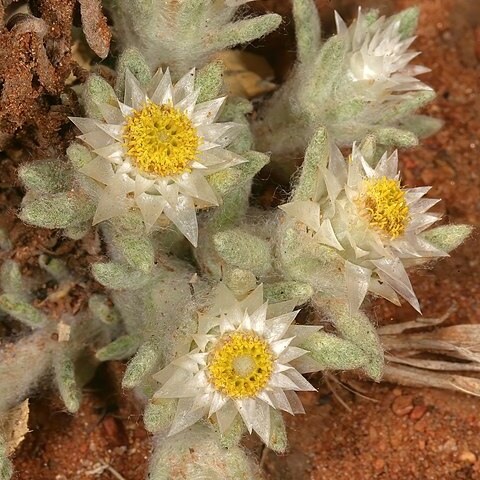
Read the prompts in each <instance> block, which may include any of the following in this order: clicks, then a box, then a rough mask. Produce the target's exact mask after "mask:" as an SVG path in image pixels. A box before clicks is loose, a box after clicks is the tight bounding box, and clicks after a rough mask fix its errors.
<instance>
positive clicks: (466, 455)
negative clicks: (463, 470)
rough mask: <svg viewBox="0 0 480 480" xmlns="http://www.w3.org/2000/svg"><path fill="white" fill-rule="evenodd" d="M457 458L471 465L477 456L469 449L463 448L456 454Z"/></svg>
mask: <svg viewBox="0 0 480 480" xmlns="http://www.w3.org/2000/svg"><path fill="white" fill-rule="evenodd" d="M458 458H459V460H461V461H462V462H467V463H471V464H472V465H473V464H474V463H475V462H476V461H477V456H476V455H475V454H474V453H473V452H471V451H470V450H464V451H463V452H461V453H460V455H459V456H458Z"/></svg>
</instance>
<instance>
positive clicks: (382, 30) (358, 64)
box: [335, 8, 431, 101]
mask: <svg viewBox="0 0 480 480" xmlns="http://www.w3.org/2000/svg"><path fill="white" fill-rule="evenodd" d="M335 21H336V25H337V33H338V35H342V36H345V37H346V38H347V39H348V47H347V53H346V58H345V62H346V64H347V72H348V73H347V74H348V75H349V77H350V78H351V80H352V82H353V86H354V88H355V90H356V92H357V93H358V94H361V95H363V96H365V97H366V99H368V100H373V101H380V100H385V97H386V96H389V95H392V94H397V95H398V94H402V93H405V92H408V91H412V90H431V88H430V87H429V86H428V85H426V84H424V83H423V82H421V81H420V80H418V79H417V78H415V76H416V75H420V74H422V73H426V72H429V71H430V69H429V68H426V67H423V66H421V65H409V63H410V61H411V60H413V59H414V58H415V57H416V56H418V55H419V54H420V52H415V51H411V50H408V48H409V47H410V45H411V44H412V43H413V41H414V40H415V38H416V37H415V36H412V37H409V38H405V39H402V35H401V32H400V26H401V21H400V19H399V18H398V17H395V16H394V17H390V18H386V17H380V18H378V19H377V20H375V21H374V22H373V23H371V22H369V21H368V16H365V15H362V11H361V8H359V9H358V17H357V19H356V20H355V21H354V22H353V23H352V24H351V25H350V27H347V26H346V24H345V22H344V21H343V19H342V18H341V17H340V15H339V14H338V13H337V12H335Z"/></svg>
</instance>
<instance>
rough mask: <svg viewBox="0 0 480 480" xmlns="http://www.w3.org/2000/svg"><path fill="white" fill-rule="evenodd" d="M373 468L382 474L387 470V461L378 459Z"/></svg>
mask: <svg viewBox="0 0 480 480" xmlns="http://www.w3.org/2000/svg"><path fill="white" fill-rule="evenodd" d="M373 467H374V468H375V471H376V472H377V473H380V472H382V471H383V469H384V468H385V461H384V460H383V459H382V458H377V459H376V460H375V463H374V464H373Z"/></svg>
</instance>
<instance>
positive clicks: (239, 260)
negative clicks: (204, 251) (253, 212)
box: [213, 228, 272, 275]
mask: <svg viewBox="0 0 480 480" xmlns="http://www.w3.org/2000/svg"><path fill="white" fill-rule="evenodd" d="M213 243H214V245H215V248H216V250H217V252H218V254H219V255H220V256H221V257H222V259H223V260H224V261H225V262H227V263H228V264H229V265H232V266H235V267H238V268H244V269H247V270H251V271H252V272H253V273H254V274H255V275H265V274H266V273H267V272H268V271H269V270H270V269H271V268H272V256H271V252H270V245H269V244H268V243H267V242H266V241H265V240H262V239H260V238H258V237H254V236H253V235H250V234H249V233H247V232H244V231H242V230H240V229H238V228H237V229H232V230H227V231H224V232H219V233H217V234H215V235H214V237H213Z"/></svg>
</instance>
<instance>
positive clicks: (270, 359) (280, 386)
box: [155, 284, 320, 443]
mask: <svg viewBox="0 0 480 480" xmlns="http://www.w3.org/2000/svg"><path fill="white" fill-rule="evenodd" d="M292 308H293V304H292V303H291V302H285V303H280V304H274V305H270V306H269V305H268V304H267V303H264V302H263V288H262V286H259V287H258V288H257V289H256V290H255V291H253V292H252V293H251V294H250V295H249V296H247V297H246V298H245V299H244V300H243V301H238V300H237V299H236V298H235V297H234V296H233V293H232V292H231V291H230V290H229V289H228V288H227V287H225V286H224V285H222V284H221V285H220V286H219V287H217V289H216V291H215V295H214V301H213V304H212V305H211V306H210V308H209V309H208V310H207V311H206V312H205V313H202V314H200V316H199V322H198V331H197V333H196V334H194V335H193V339H192V340H193V341H194V344H195V347H194V348H191V347H187V351H185V352H180V353H179V355H178V356H177V358H176V359H175V360H173V361H172V363H170V364H169V365H168V366H167V367H165V368H164V369H163V370H162V371H161V372H159V373H158V374H157V375H155V378H156V379H157V380H158V381H160V383H161V387H160V389H159V390H158V391H157V392H156V394H155V397H156V398H178V399H179V401H178V406H177V412H176V415H175V418H174V420H173V423H172V426H171V429H170V435H172V434H175V433H177V432H180V431H181V430H183V429H185V428H187V427H189V426H190V425H193V424H194V423H195V422H197V421H198V420H200V419H201V418H203V417H205V416H208V417H213V416H214V417H215V420H216V422H217V423H218V426H219V428H220V430H221V431H222V432H225V431H227V430H228V428H229V427H230V426H231V424H232V422H233V420H234V419H235V417H236V416H237V414H239V415H240V416H241V417H242V419H243V421H244V423H245V425H246V426H247V428H248V430H249V432H252V430H254V431H255V432H257V433H258V435H259V436H260V437H261V438H262V440H263V441H264V442H265V443H269V438H270V409H271V408H274V409H280V410H284V411H286V412H289V413H291V414H294V413H303V408H302V405H301V403H300V401H299V399H298V397H297V395H296V393H295V391H306V390H314V388H313V387H312V385H310V383H309V382H308V381H307V380H305V378H304V377H303V376H302V375H301V374H300V372H307V371H312V362H313V360H311V359H310V358H309V357H304V355H305V354H306V353H307V351H306V350H303V349H301V348H299V347H298V346H297V345H300V344H301V343H302V342H303V341H304V340H305V339H306V338H307V337H308V336H310V335H311V334H312V333H314V332H315V331H317V330H319V328H320V327H316V326H298V325H292V323H293V321H294V319H295V317H296V315H297V313H298V312H297V311H293V312H292Z"/></svg>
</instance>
